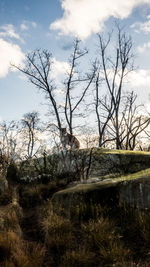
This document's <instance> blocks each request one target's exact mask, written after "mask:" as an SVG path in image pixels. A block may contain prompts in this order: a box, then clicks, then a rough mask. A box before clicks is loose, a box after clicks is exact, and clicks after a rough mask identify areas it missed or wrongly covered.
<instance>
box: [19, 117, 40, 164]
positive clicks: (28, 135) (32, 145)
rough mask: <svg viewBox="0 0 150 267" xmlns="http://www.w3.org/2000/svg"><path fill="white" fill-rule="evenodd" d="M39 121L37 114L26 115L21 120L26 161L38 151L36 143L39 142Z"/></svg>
mask: <svg viewBox="0 0 150 267" xmlns="http://www.w3.org/2000/svg"><path fill="white" fill-rule="evenodd" d="M39 121H40V119H39V114H38V113H37V112H29V113H26V114H25V115H24V116H23V119H22V120H21V123H22V126H23V130H24V131H23V138H24V143H25V145H26V146H27V150H26V158H27V159H28V158H32V157H33V155H35V154H36V153H37V152H38V150H39V146H38V147H37V141H38V142H39V138H38V135H39V134H40V127H39Z"/></svg>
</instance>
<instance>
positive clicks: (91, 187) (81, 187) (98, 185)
mask: <svg viewBox="0 0 150 267" xmlns="http://www.w3.org/2000/svg"><path fill="white" fill-rule="evenodd" d="M103 178H104V177H103ZM106 178H108V176H106ZM140 178H150V168H149V169H146V170H142V171H139V172H136V173H133V174H129V175H124V176H120V177H117V178H112V179H111V180H110V179H104V180H103V181H99V182H95V183H90V184H78V185H76V186H73V187H70V188H67V189H65V190H61V191H59V192H57V193H56V194H55V195H65V194H74V193H80V192H81V193H86V192H89V191H95V190H100V189H102V188H106V187H110V186H111V187H113V186H116V185H117V184H119V183H121V182H124V181H132V180H135V179H140Z"/></svg>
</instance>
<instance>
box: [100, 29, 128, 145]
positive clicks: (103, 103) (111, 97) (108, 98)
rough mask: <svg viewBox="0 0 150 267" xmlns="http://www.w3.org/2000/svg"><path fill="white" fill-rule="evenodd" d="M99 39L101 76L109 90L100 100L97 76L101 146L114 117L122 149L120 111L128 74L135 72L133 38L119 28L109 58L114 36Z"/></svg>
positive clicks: (117, 138)
mask: <svg viewBox="0 0 150 267" xmlns="http://www.w3.org/2000/svg"><path fill="white" fill-rule="evenodd" d="M98 37H99V50H100V55H101V66H100V74H101V76H102V77H103V82H104V83H105V87H106V88H107V95H105V96H104V98H103V100H102V99H101V98H99V76H97V80H96V114H97V118H98V129H99V136H100V142H99V145H100V146H101V145H102V144H103V142H102V141H101V140H102V137H103V135H104V134H105V128H106V126H107V125H108V123H109V121H110V119H111V118H112V116H114V127H115V139H116V148H117V149H120V148H121V144H120V138H119V111H120V104H121V96H122V88H123V83H124V79H125V77H126V76H127V74H128V73H129V72H130V71H132V70H133V65H132V58H133V55H132V40H131V37H128V36H127V35H126V33H124V32H122V30H121V29H120V28H119V27H117V42H116V48H115V51H113V52H112V55H111V56H107V50H108V48H109V47H110V46H111V38H112V35H111V34H109V36H108V38H107V41H105V40H104V38H103V36H102V35H100V34H99V35H98ZM111 51H112V49H111ZM99 107H101V108H102V109H103V111H104V113H105V115H104V116H105V121H104V122H103V123H101V118H100V114H99V112H98V108H99Z"/></svg>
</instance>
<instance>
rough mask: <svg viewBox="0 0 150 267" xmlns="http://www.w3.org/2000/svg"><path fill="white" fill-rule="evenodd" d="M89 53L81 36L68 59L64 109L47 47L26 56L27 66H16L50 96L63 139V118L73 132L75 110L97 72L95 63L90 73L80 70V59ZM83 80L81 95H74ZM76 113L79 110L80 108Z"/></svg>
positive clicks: (57, 125) (50, 103)
mask: <svg viewBox="0 0 150 267" xmlns="http://www.w3.org/2000/svg"><path fill="white" fill-rule="evenodd" d="M86 54H87V50H86V49H84V50H81V49H80V48H79V40H75V42H74V48H73V54H72V55H71V57H70V60H69V64H70V70H69V71H68V73H66V79H65V82H64V85H65V97H64V103H63V105H62V106H63V109H64V110H62V107H60V105H59V103H58V101H57V98H56V94H55V92H56V90H55V89H56V84H55V83H54V81H53V79H52V78H51V73H52V65H53V64H54V62H53V58H52V54H51V53H49V52H48V51H46V50H43V51H41V50H36V51H34V52H32V53H31V54H28V55H27V56H26V66H25V68H21V67H18V66H14V67H15V68H17V69H18V70H20V71H21V72H22V73H24V74H25V75H26V76H27V77H28V78H29V80H30V82H31V83H33V84H34V85H35V86H36V87H37V88H38V89H40V90H41V91H43V92H44V93H45V95H46V97H47V98H48V100H49V106H50V107H52V110H53V113H54V115H55V119H56V127H57V128H58V130H59V133H60V139H62V128H63V127H62V122H63V121H64V117H65V123H66V124H67V125H68V128H69V132H70V134H71V135H72V134H73V116H74V113H75V111H77V109H78V108H79V105H80V104H81V103H82V102H83V100H84V97H85V95H86V92H87V90H88V89H89V87H90V85H91V83H92V81H93V78H94V75H95V68H94V67H93V69H92V71H91V73H90V74H84V75H83V76H82V75H81V74H80V73H79V71H78V64H79V59H81V58H83V57H84V56H85V55H86ZM83 83H84V86H83V90H80V92H81V93H80V96H79V95H78V96H77V97H75V95H73V89H74V88H76V89H77V87H78V86H79V84H80V86H82V84H83ZM77 113H79V111H78V112H77ZM63 114H64V115H63ZM62 116H63V117H62Z"/></svg>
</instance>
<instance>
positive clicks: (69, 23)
mask: <svg viewBox="0 0 150 267" xmlns="http://www.w3.org/2000/svg"><path fill="white" fill-rule="evenodd" d="M142 4H149V5H150V0H126V1H121V0H113V1H111V0H105V1H103V0H63V1H62V4H61V5H62V8H63V9H64V14H63V17H62V18H61V19H58V20H56V21H55V22H53V23H52V24H51V25H50V29H53V30H59V31H60V33H61V34H65V35H69V34H71V35H73V36H77V37H79V38H81V39H86V38H87V37H89V36H90V35H91V34H92V33H97V32H99V31H101V30H102V29H103V26H104V22H105V21H106V20H108V19H109V17H111V16H113V17H115V18H120V19H124V18H127V17H128V16H129V15H130V14H131V12H132V10H133V8H134V7H136V6H138V5H142Z"/></svg>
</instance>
